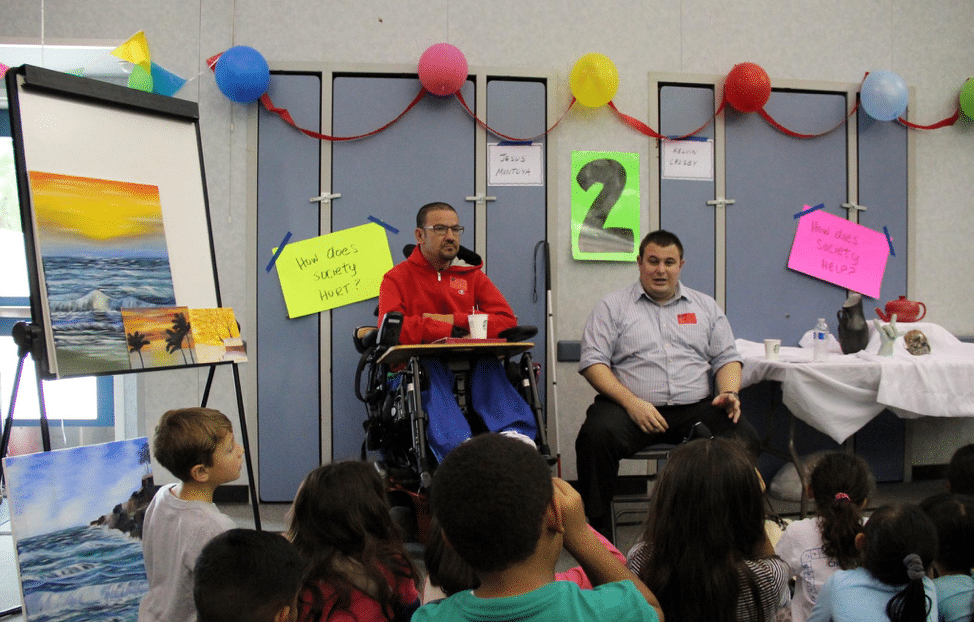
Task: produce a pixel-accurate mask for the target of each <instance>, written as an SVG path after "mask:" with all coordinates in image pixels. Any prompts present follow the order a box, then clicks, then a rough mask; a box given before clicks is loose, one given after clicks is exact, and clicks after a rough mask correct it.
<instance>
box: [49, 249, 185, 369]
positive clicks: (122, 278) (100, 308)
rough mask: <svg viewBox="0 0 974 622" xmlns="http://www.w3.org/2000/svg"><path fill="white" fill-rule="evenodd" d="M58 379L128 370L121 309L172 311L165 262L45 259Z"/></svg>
mask: <svg viewBox="0 0 974 622" xmlns="http://www.w3.org/2000/svg"><path fill="white" fill-rule="evenodd" d="M44 279H45V282H46V284H47V300H48V307H49V309H50V315H51V327H52V330H53V332H54V347H55V349H56V350H57V354H58V365H59V368H60V372H61V375H81V374H87V373H98V372H111V371H118V370H123V369H129V356H128V346H127V345H126V342H125V327H124V325H123V322H122V312H121V309H122V308H123V307H125V308H131V307H173V306H175V301H176V297H175V294H174V293H173V284H172V276H171V274H170V272H169V259H168V258H166V257H79V256H74V257H49V256H45V257H44Z"/></svg>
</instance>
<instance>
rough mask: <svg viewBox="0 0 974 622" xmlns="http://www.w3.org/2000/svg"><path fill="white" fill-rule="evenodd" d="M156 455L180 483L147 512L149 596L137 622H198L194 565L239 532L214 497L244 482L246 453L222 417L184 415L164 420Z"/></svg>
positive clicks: (184, 411) (187, 411)
mask: <svg viewBox="0 0 974 622" xmlns="http://www.w3.org/2000/svg"><path fill="white" fill-rule="evenodd" d="M152 450H153V452H154V454H155V456H156V459H157V460H158V461H159V463H160V464H161V465H162V466H164V467H166V469H168V470H169V471H170V472H171V473H172V474H173V475H175V476H176V477H177V478H179V479H180V480H181V481H180V483H178V484H170V485H168V486H163V487H162V488H160V489H159V491H158V492H157V493H156V495H155V497H153V499H152V502H151V503H150V504H149V507H148V508H147V509H146V512H145V522H144V523H143V526H142V549H143V552H144V556H145V571H146V576H147V577H148V579H149V593H148V594H146V596H145V597H144V598H143V599H142V603H141V604H140V606H139V622H156V621H158V622H183V621H188V622H192V621H193V620H195V619H196V608H195V607H194V606H193V601H192V599H191V598H190V597H189V595H190V594H191V593H192V591H193V566H194V564H196V558H197V557H198V556H199V553H200V550H201V549H202V548H203V546H204V545H205V544H206V543H207V542H209V541H210V539H211V538H213V537H214V536H216V535H218V534H220V533H223V532H224V531H226V530H228V529H233V528H234V527H236V525H235V524H234V522H233V520H232V519H231V518H230V517H229V516H227V515H225V514H223V513H221V512H220V510H218V509H217V507H216V506H215V505H213V491H214V490H216V488H217V486H219V485H220V484H226V483H227V482H232V481H234V480H235V479H237V478H238V477H240V469H241V467H242V466H243V449H242V448H241V447H240V446H239V445H237V443H236V442H235V441H234V440H233V426H232V425H231V424H230V420H229V419H227V417H226V415H224V414H223V413H221V412H220V411H218V410H212V409H210V408H181V409H178V410H170V411H168V412H167V413H165V414H164V415H162V418H161V419H160V420H159V425H158V426H157V427H156V433H155V438H154V439H153V443H152Z"/></svg>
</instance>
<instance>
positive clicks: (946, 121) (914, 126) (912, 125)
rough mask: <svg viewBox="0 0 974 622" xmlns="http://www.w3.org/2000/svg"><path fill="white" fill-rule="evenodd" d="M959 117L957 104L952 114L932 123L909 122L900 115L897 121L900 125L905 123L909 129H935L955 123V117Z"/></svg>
mask: <svg viewBox="0 0 974 622" xmlns="http://www.w3.org/2000/svg"><path fill="white" fill-rule="evenodd" d="M959 118H960V105H958V106H957V110H956V111H954V114H952V115H951V116H949V117H947V118H946V119H944V120H943V121H937V122H936V123H934V124H933V125H917V124H916V123H910V122H909V121H907V120H906V119H904V118H903V117H900V118H899V119H897V121H899V122H900V123H901V124H902V125H905V126H906V127H908V128H910V129H911V130H937V129H940V128H942V127H947V126H949V125H953V124H954V123H957V119H959Z"/></svg>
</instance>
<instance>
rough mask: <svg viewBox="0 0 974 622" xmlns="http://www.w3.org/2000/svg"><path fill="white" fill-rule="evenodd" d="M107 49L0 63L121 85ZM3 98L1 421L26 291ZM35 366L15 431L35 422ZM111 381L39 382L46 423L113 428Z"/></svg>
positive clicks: (4, 58)
mask: <svg viewBox="0 0 974 622" xmlns="http://www.w3.org/2000/svg"><path fill="white" fill-rule="evenodd" d="M112 49H114V48H111V47H90V46H44V47H43V48H42V47H41V46H34V45H0V62H2V63H3V64H5V65H7V66H9V67H17V66H20V65H22V64H25V63H29V64H33V65H37V66H42V67H46V68H49V69H56V70H61V71H68V72H71V73H77V72H78V71H82V72H83V74H84V75H85V76H86V77H90V78H95V79H99V80H104V81H108V82H114V83H118V84H125V83H126V81H127V76H126V73H125V71H124V70H123V68H122V66H121V63H120V61H119V60H118V59H117V58H115V57H114V56H111V54H110V53H111V51H112ZM10 135H11V131H10V117H9V114H8V110H7V100H6V92H5V90H4V88H3V86H2V84H0V262H2V263H0V265H2V266H4V270H3V276H2V277H0V405H2V407H3V411H2V417H3V418H6V416H7V413H8V412H9V409H10V398H11V397H12V391H13V385H14V379H15V375H16V369H17V364H18V360H19V357H18V348H17V345H16V344H15V343H14V340H13V337H12V336H11V331H12V330H13V326H14V324H16V323H17V322H21V321H23V322H30V319H31V316H30V288H29V285H28V278H27V262H26V255H25V248H24V236H23V230H22V228H21V223H20V203H19V199H18V196H17V179H16V174H15V170H14V159H13V143H12V140H11V138H10ZM36 382H37V380H36V375H35V373H34V362H33V360H31V359H30V357H28V358H27V359H26V361H25V363H24V368H23V372H22V374H21V379H20V386H19V389H18V392H17V404H16V409H15V410H14V420H15V421H16V423H17V425H24V424H28V423H29V422H31V421H33V422H35V425H36V422H37V421H38V420H39V417H40V415H39V409H38V403H37V386H36ZM113 387H114V382H113V380H112V377H110V376H106V377H100V378H68V379H64V380H57V381H47V380H45V381H44V403H45V407H46V411H47V416H48V419H49V420H51V421H52V422H60V421H64V422H65V423H68V424H70V425H82V426H111V425H113V423H114V396H113Z"/></svg>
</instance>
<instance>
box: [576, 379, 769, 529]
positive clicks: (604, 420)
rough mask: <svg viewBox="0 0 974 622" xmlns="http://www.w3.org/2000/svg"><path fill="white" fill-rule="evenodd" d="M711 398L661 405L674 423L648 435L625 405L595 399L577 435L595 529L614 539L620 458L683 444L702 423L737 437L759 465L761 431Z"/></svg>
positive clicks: (582, 482) (582, 488) (584, 493)
mask: <svg viewBox="0 0 974 622" xmlns="http://www.w3.org/2000/svg"><path fill="white" fill-rule="evenodd" d="M712 401H713V399H712V398H709V397H708V398H707V399H705V400H701V401H699V402H697V403H695V404H680V405H675V406H658V407H657V410H659V412H660V414H661V415H663V418H664V419H666V422H667V424H668V425H669V427H668V429H667V430H666V431H665V432H660V433H654V434H647V433H645V432H643V431H642V430H640V429H639V426H637V425H636V424H635V423H633V421H632V419H630V418H629V415H628V413H626V410H625V409H624V408H623V407H622V406H620V405H619V404H617V403H615V402H614V401H612V400H610V399H608V398H607V397H604V396H602V395H598V396H596V397H595V402H594V403H593V404H592V405H591V406H589V408H588V411H587V412H586V415H585V422H584V423H583V424H582V427H581V428H580V429H579V431H578V437H577V438H576V439H575V458H576V464H577V468H578V488H579V494H580V495H581V497H582V501H583V502H584V503H585V514H586V516H587V517H588V519H589V523H590V524H591V525H592V526H593V527H595V529H596V530H598V531H599V532H600V533H601V534H602V535H604V536H605V537H606V538H610V539H611V535H610V533H611V528H612V527H611V521H612V517H611V516H610V510H609V506H610V502H611V500H612V495H613V490H614V488H615V483H616V479H617V478H618V476H619V461H620V460H621V459H623V458H625V457H627V456H631V455H632V454H634V453H636V452H637V451H639V450H640V449H642V448H644V447H647V446H649V445H653V444H656V443H672V444H674V445H677V444H679V443H682V442H683V441H684V439H686V437H687V436H688V435H689V434H690V429H691V428H692V427H693V424H695V423H697V422H703V424H704V425H706V426H707V428H708V429H709V430H710V431H711V432H712V433H713V435H714V436H725V437H737V438H738V439H739V440H740V441H741V442H743V444H744V446H745V447H746V448H747V449H748V451H749V452H750V453H751V454H752V455H753V457H754V459H755V464H757V457H758V455H759V454H760V452H761V443H760V439H759V438H758V434H757V431H756V430H755V429H754V427H753V426H752V425H751V424H750V423H748V422H747V421H745V420H744V418H743V417H741V418H740V419H738V422H737V423H736V424H735V423H734V422H733V421H731V420H730V419H729V418H728V416H727V411H725V410H724V409H722V408H716V407H714V406H712V405H711V402H712Z"/></svg>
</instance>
